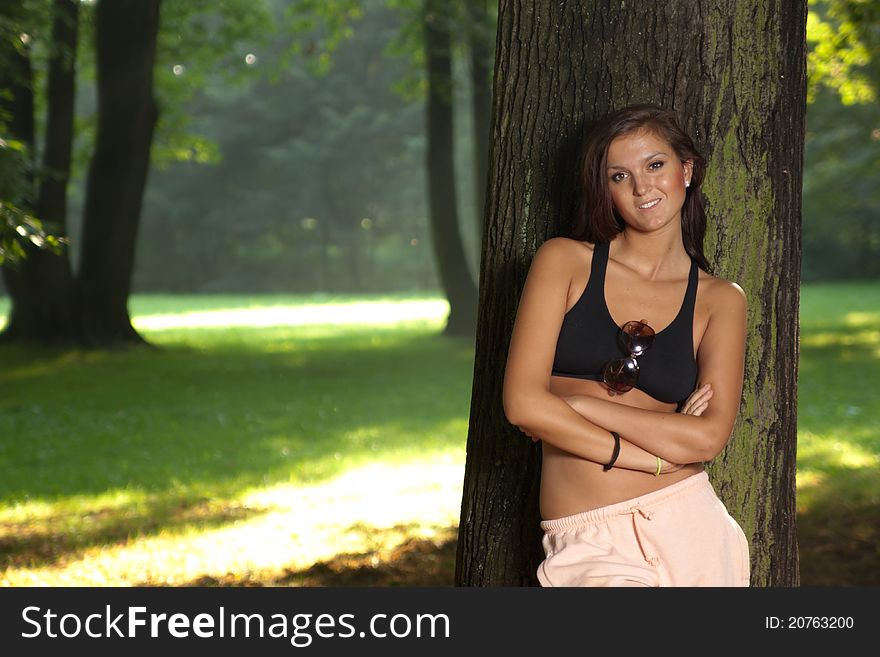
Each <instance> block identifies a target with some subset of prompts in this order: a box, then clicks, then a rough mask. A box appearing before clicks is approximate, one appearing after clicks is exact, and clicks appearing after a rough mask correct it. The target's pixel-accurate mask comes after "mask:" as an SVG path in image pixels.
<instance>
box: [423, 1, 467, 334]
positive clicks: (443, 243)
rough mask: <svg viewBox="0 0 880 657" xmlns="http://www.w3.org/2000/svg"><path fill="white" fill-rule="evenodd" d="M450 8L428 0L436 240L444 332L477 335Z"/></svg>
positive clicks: (426, 23) (433, 231)
mask: <svg viewBox="0 0 880 657" xmlns="http://www.w3.org/2000/svg"><path fill="white" fill-rule="evenodd" d="M447 4H448V3H444V2H442V1H441V0H425V16H424V28H425V51H426V59H427V73H428V101H427V122H428V148H427V164H428V196H429V206H430V223H431V238H432V242H433V246H434V254H435V256H436V261H437V267H438V271H439V274H440V282H441V284H442V285H443V289H444V291H445V293H446V298H447V299H448V301H449V308H450V311H449V317H448V319H447V321H446V329H445V333H446V334H447V335H457V336H465V337H473V335H474V330H475V327H476V321H477V288H476V285H475V284H474V281H473V279H472V278H471V275H470V272H469V271H468V266H467V259H466V258H465V251H464V244H463V243H462V240H461V233H460V231H459V222H458V210H457V205H456V193H455V169H454V164H453V148H452V146H453V141H452V139H453V130H452V61H451V56H450V40H451V39H450V31H449V16H448V11H449V8H448V6H447Z"/></svg>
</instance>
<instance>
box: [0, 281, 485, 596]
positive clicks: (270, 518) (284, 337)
mask: <svg viewBox="0 0 880 657" xmlns="http://www.w3.org/2000/svg"><path fill="white" fill-rule="evenodd" d="M316 301H320V299H318V300H316V299H314V298H306V299H292V298H263V299H260V298H257V299H248V298H238V303H239V305H240V307H239V308H236V307H235V303H236V299H234V298H214V299H205V298H199V299H197V300H196V299H193V300H192V302H191V303H189V302H188V303H182V302H181V300H179V299H174V298H149V297H148V298H141V297H135V298H134V299H133V300H132V309H133V314H134V323H135V325H137V326H138V327H139V328H140V330H141V331H142V333H143V334H144V335H145V336H146V337H147V339H148V340H150V341H151V342H152V343H153V344H156V345H157V346H159V347H160V350H159V351H155V350H146V349H132V350H125V351H122V352H112V353H111V352H103V351H98V352H77V351H72V352H64V351H52V350H35V349H27V350H22V349H12V348H10V347H3V348H0V358H2V362H3V368H2V370H0V391H2V394H0V559H2V561H0V567H2V566H3V565H5V570H2V571H0V584H2V583H5V584H16V585H18V584H25V583H28V584H38V583H50V584H63V585H67V584H137V583H142V584H163V583H165V584H170V583H182V582H186V581H193V580H196V579H198V578H202V577H214V578H222V577H224V576H226V575H228V574H230V573H237V574H238V577H239V580H241V579H242V578H244V580H245V581H247V580H248V579H249V578H255V579H254V581H260V582H263V583H265V582H267V581H271V579H272V578H273V577H280V576H281V575H283V573H284V572H286V571H289V570H290V569H297V568H304V567H307V566H309V565H311V564H314V563H315V562H316V561H318V560H320V559H326V558H328V557H332V556H333V555H334V554H337V553H339V552H346V551H348V552H358V551H361V550H371V551H373V552H374V553H377V554H381V553H382V550H386V551H387V550H390V549H393V548H394V546H395V545H397V544H399V543H400V542H401V541H402V540H404V539H405V538H412V537H413V536H422V537H430V536H432V535H435V534H437V532H439V531H440V530H441V529H445V528H448V527H450V526H454V525H455V524H456V523H457V516H458V507H459V504H460V495H461V492H460V486H461V478H462V476H463V464H464V443H465V438H466V431H467V408H468V403H469V395H470V382H469V379H470V373H471V367H472V361H473V347H472V345H471V344H470V343H467V342H462V341H458V340H452V339H447V338H443V337H442V336H440V335H439V331H440V329H441V328H442V326H443V321H444V319H445V314H446V313H447V312H448V305H447V304H446V302H445V301H442V300H439V299H437V298H427V299H425V298H415V299H411V298H396V299H395V298H390V299H389V298H377V299H374V300H370V299H366V300H365V299H364V298H363V297H361V298H358V299H356V303H350V304H347V305H346V303H345V300H344V299H327V302H328V305H327V312H326V313H325V314H322V313H321V312H320V305H319V304H318V303H316ZM297 303H299V304H300V305H297ZM193 307H195V308H198V311H197V312H193V310H192V308H193ZM181 309H184V310H183V311H181ZM218 313H222V316H223V317H224V320H223V321H222V322H220V321H217V314H218ZM249 313H253V316H249ZM150 321H154V322H155V323H154V324H153V325H151V324H150ZM308 322H311V323H308ZM224 324H225V325H224ZM377 468H379V469H377ZM383 468H384V469H383ZM358 473H359V474H358ZM414 482H415V483H414ZM414 487H415V488H414ZM401 528H403V529H401ZM377 550H378V552H377Z"/></svg>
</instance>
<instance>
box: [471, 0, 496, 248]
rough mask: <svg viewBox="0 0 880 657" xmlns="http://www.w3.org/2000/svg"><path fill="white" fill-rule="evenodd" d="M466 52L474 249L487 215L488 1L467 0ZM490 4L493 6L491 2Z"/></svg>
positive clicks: (490, 46)
mask: <svg viewBox="0 0 880 657" xmlns="http://www.w3.org/2000/svg"><path fill="white" fill-rule="evenodd" d="M466 5H467V11H468V17H469V19H470V20H469V23H470V24H469V25H468V51H469V54H470V61H471V67H470V73H471V89H472V93H471V112H472V113H473V117H474V144H473V147H474V151H473V152H474V179H475V180H474V183H475V185H476V187H475V189H476V194H475V195H474V198H475V200H476V204H477V208H476V210H477V214H476V217H477V222H476V227H477V248H478V249H481V245H480V242H481V240H482V239H483V219H484V217H485V216H486V182H487V175H488V171H489V123H490V117H491V110H492V86H491V85H492V81H491V79H490V73H491V66H492V57H493V51H494V44H495V40H494V37H495V31H494V30H493V29H492V25H493V16H492V15H491V14H490V13H489V11H490V9H489V2H488V1H487V0H469V1H468V2H467V3H466ZM493 6H495V5H494V4H493Z"/></svg>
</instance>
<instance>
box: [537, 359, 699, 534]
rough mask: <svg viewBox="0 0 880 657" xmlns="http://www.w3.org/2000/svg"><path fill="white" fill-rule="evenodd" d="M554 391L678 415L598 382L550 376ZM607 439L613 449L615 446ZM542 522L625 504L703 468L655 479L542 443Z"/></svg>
mask: <svg viewBox="0 0 880 657" xmlns="http://www.w3.org/2000/svg"><path fill="white" fill-rule="evenodd" d="M550 392H552V393H553V394H555V395H558V396H569V395H589V396H591V397H599V398H600V399H609V400H611V401H613V402H616V403H619V404H626V405H629V406H634V407H637V408H644V409H646V410H650V411H665V412H670V413H674V412H675V409H676V405H675V404H668V403H665V402H660V401H657V400H656V399H653V398H652V397H650V396H649V395H647V394H645V393H644V392H642V391H641V390H638V389H637V388H633V389H632V390H630V391H629V392H627V393H624V394H622V395H614V396H613V397H612V396H609V394H608V389H607V388H606V387H605V386H604V385H603V384H602V383H600V382H598V381H590V380H585V379H575V378H570V377H560V376H551V377H550ZM612 444H613V443H612V439H611V435H610V434H609V436H608V447H609V451H610V448H611V446H612ZM542 445H543V461H542V466H541V499H540V509H541V518H543V519H544V520H550V519H553V518H561V517H563V516H570V515H572V514H575V513H580V512H582V511H589V510H591V509H596V508H599V507H602V506H607V505H609V504H616V503H617V502H623V501H625V500H628V499H631V498H633V497H639V496H640V495H645V494H647V493H651V492H653V491H656V490H659V489H661V488H665V487H666V486H669V485H671V484H674V483H676V482H679V481H681V480H683V479H687V478H688V477H690V476H691V475H694V474H697V473H698V472H700V471H701V470H703V464H702V463H691V464H689V465H686V466H685V467H683V468H681V469H680V470H676V471H675V472H672V473H670V474H661V475H660V476H659V477H655V476H654V474H653V473H648V472H637V471H635V470H625V469H623V468H611V469H610V470H608V471H605V470H603V469H602V465H600V464H599V463H593V462H592V461H587V460H585V459H582V458H581V457H579V456H575V455H574V454H570V453H568V452H564V451H562V450H560V449H559V448H557V447H554V446H553V445H550V444H548V443H546V442H545V443H542Z"/></svg>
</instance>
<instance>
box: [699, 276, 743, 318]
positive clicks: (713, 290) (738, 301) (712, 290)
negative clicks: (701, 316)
mask: <svg viewBox="0 0 880 657" xmlns="http://www.w3.org/2000/svg"><path fill="white" fill-rule="evenodd" d="M700 288H701V289H702V291H703V298H704V299H705V301H706V304H707V306H708V307H709V311H710V312H712V311H713V310H715V309H718V308H730V307H731V306H734V307H739V306H742V307H743V308H744V307H745V306H746V302H747V299H746V293H745V291H744V290H743V289H742V287H741V286H740V285H739V284H738V283H735V282H734V281H730V280H727V279H726V278H721V277H720V276H713V275H712V274H707V273H706V272H704V271H703V270H702V269H701V270H700Z"/></svg>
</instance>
